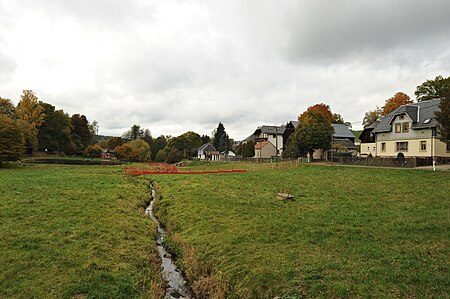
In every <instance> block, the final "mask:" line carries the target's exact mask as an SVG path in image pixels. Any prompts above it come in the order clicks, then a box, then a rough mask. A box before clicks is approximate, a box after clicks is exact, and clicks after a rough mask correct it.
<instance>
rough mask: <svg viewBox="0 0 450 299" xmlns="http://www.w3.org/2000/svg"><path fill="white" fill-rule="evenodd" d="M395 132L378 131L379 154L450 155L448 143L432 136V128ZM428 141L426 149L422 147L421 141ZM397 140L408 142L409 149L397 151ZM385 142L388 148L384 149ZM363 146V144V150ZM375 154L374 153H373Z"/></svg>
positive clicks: (412, 155) (382, 155)
mask: <svg viewBox="0 0 450 299" xmlns="http://www.w3.org/2000/svg"><path fill="white" fill-rule="evenodd" d="M394 130H395V127H393V132H386V133H378V134H377V135H376V140H377V141H376V146H377V156H379V157H396V156H397V154H398V153H399V152H402V153H403V154H404V155H405V157H450V152H447V145H446V143H444V142H442V141H440V140H439V138H437V137H432V130H431V129H418V130H410V131H409V132H407V133H395V131H394ZM422 141H424V142H426V150H422V149H421V142H422ZM397 142H408V150H407V151H397ZM383 143H385V148H386V150H385V151H383V150H382V147H383V145H382V144H383ZM362 149H363V147H362V146H361V151H362ZM372 155H373V154H372Z"/></svg>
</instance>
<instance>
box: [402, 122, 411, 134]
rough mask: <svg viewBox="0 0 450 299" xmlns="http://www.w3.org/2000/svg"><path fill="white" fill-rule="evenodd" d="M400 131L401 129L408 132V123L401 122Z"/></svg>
mask: <svg viewBox="0 0 450 299" xmlns="http://www.w3.org/2000/svg"><path fill="white" fill-rule="evenodd" d="M402 131H403V133H408V132H409V123H403V124H402Z"/></svg>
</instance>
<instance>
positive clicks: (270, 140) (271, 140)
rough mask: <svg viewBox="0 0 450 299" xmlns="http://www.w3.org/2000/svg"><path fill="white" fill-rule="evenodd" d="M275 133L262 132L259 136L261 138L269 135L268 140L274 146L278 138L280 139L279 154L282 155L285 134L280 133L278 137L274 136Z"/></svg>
mask: <svg viewBox="0 0 450 299" xmlns="http://www.w3.org/2000/svg"><path fill="white" fill-rule="evenodd" d="M273 135H274V134H273ZM273 135H272V134H263V133H261V134H260V135H259V137H260V138H266V136H267V141H269V142H270V143H272V144H273V145H274V146H275V145H276V144H277V141H276V140H277V139H278V155H280V156H281V154H282V152H283V135H280V134H278V135H277V138H275V137H273ZM274 156H275V154H274Z"/></svg>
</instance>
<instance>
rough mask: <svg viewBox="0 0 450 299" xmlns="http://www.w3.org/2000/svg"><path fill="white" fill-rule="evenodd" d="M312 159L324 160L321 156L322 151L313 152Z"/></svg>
mask: <svg viewBox="0 0 450 299" xmlns="http://www.w3.org/2000/svg"><path fill="white" fill-rule="evenodd" d="M313 159H314V160H323V159H325V157H324V155H323V149H318V150H315V151H314V152H313Z"/></svg>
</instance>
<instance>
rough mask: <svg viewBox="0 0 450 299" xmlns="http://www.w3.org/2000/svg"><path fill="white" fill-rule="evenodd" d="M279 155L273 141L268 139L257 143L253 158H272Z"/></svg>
mask: <svg viewBox="0 0 450 299" xmlns="http://www.w3.org/2000/svg"><path fill="white" fill-rule="evenodd" d="M276 155H277V149H276V147H275V145H273V143H272V142H270V141H268V140H266V141H259V142H258V143H256V145H255V156H254V157H253V158H255V159H270V158H273V157H275V156H276Z"/></svg>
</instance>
